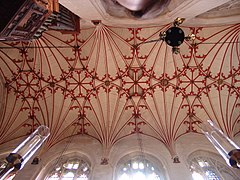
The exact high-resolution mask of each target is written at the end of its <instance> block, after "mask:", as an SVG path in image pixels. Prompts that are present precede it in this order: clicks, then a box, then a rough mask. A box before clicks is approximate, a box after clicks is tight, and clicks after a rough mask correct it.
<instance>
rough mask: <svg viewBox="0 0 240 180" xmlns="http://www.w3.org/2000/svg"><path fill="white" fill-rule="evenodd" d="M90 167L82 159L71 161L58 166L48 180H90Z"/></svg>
mask: <svg viewBox="0 0 240 180" xmlns="http://www.w3.org/2000/svg"><path fill="white" fill-rule="evenodd" d="M89 176H90V165H89V164H88V163H87V162H86V161H84V160H82V159H77V158H74V159H69V160H67V161H65V162H63V163H60V164H59V165H57V166H56V167H55V168H54V169H53V171H52V172H50V174H49V175H48V176H47V178H46V180H89Z"/></svg>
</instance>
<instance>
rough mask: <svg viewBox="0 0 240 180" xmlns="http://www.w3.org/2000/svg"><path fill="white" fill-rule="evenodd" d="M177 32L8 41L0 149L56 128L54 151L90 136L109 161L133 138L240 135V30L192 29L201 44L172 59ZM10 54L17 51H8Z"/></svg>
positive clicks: (95, 31) (97, 31)
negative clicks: (210, 127) (211, 131)
mask: <svg viewBox="0 0 240 180" xmlns="http://www.w3.org/2000/svg"><path fill="white" fill-rule="evenodd" d="M169 26H170V25H169V24H167V25H164V26H154V27H139V28H132V27H129V28H127V27H114V26H106V25H104V24H101V23H100V24H99V25H98V26H96V27H92V28H85V29H84V28H83V29H81V33H80V34H79V35H75V34H61V33H58V32H54V31H49V32H46V33H44V34H43V37H41V38H40V39H38V40H34V41H32V42H28V43H11V42H4V43H1V44H0V46H1V47H5V48H1V49H0V59H1V61H0V63H1V66H0V72H1V75H2V79H3V81H4V91H6V95H5V97H4V101H5V103H4V104H5V105H4V108H3V109H2V114H3V116H1V119H0V121H1V122H0V144H2V145H4V143H6V142H7V141H10V140H13V139H16V138H18V137H22V136H25V135H27V134H29V133H31V132H32V131H33V130H34V129H36V127H37V126H39V125H40V124H45V125H47V126H48V127H49V128H50V131H51V135H50V137H49V139H48V140H47V142H46V144H45V145H44V150H43V151H42V152H44V151H46V150H48V149H49V148H51V147H52V146H54V145H55V144H56V143H59V142H62V140H63V139H65V138H67V137H71V136H73V135H76V136H90V137H92V138H94V139H97V140H98V141H99V142H100V143H101V144H102V145H103V150H104V155H103V156H108V153H109V152H110V151H111V148H112V147H113V146H114V145H115V144H116V143H117V142H118V141H119V140H120V139H122V138H127V137H128V136H131V135H132V134H134V133H141V134H142V135H144V136H150V137H153V138H155V139H157V140H159V142H162V143H164V144H165V146H166V148H167V149H168V150H169V152H170V153H171V155H172V156H174V155H176V154H177V150H176V148H175V142H176V141H177V140H178V139H179V138H181V136H184V135H185V134H188V133H201V132H200V131H199V128H198V126H197V125H198V124H199V123H201V122H202V121H206V120H207V119H212V120H213V121H215V122H216V123H217V124H218V125H219V126H220V128H221V129H222V130H223V131H224V132H225V133H226V134H227V135H228V136H229V137H233V136H236V135H237V134H239V131H240V127H239V126H240V123H239V122H240V119H239V118H240V110H239V108H240V105H239V104H240V101H239V95H240V83H239V82H240V78H239V77H240V69H239V68H240V56H239V32H240V24H235V25H231V26H219V27H205V28H202V27H183V30H184V31H185V33H186V34H187V33H194V34H195V35H196V39H195V40H194V41H190V42H184V43H183V44H182V45H181V47H180V54H172V51H171V47H169V46H167V45H166V43H165V42H162V41H160V42H154V43H146V44H140V45H138V46H137V45H136V44H138V43H141V42H145V41H148V40H153V39H157V38H158V37H159V33H160V31H163V30H165V29H166V28H167V27H169ZM6 47H7V48H8V49H6Z"/></svg>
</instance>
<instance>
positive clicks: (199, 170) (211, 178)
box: [189, 151, 238, 180]
mask: <svg viewBox="0 0 240 180" xmlns="http://www.w3.org/2000/svg"><path fill="white" fill-rule="evenodd" d="M189 165H190V170H191V172H192V177H193V180H206V179H207V180H236V179H238V175H237V174H236V173H235V172H234V170H233V169H231V168H230V167H229V166H228V165H227V164H226V163H225V162H224V160H222V159H221V157H219V156H218V155H216V154H214V153H210V152H205V151H197V152H194V153H193V154H192V155H191V156H190V158H189Z"/></svg>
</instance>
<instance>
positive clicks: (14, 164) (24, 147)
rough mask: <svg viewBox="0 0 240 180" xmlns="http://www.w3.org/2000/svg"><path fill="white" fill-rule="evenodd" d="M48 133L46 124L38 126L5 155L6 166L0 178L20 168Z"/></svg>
mask: <svg viewBox="0 0 240 180" xmlns="http://www.w3.org/2000/svg"><path fill="white" fill-rule="evenodd" d="M49 135H50V130H49V128H48V127H47V126H44V125H41V126H39V127H38V128H37V129H36V130H35V131H34V132H33V133H32V134H31V135H30V136H29V137H28V138H27V139H25V140H24V141H23V142H22V143H21V144H20V145H19V146H18V147H17V148H16V149H14V150H13V151H12V152H11V153H10V154H9V155H8V157H6V167H5V168H4V169H3V170H2V171H1V173H0V180H4V179H5V178H6V177H7V176H8V175H9V174H10V173H15V172H16V171H19V170H21V169H22V168H23V167H24V165H25V164H26V163H27V162H28V160H29V159H30V158H31V157H32V156H33V154H34V153H35V152H36V151H37V150H38V149H39V148H40V146H41V145H42V144H43V142H44V141H45V140H46V139H47V138H48V136H49Z"/></svg>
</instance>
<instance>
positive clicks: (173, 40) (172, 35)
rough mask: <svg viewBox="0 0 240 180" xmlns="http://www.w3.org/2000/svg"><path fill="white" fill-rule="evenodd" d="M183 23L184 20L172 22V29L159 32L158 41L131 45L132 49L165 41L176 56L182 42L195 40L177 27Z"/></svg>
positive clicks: (178, 19) (179, 19) (192, 35)
mask: <svg viewBox="0 0 240 180" xmlns="http://www.w3.org/2000/svg"><path fill="white" fill-rule="evenodd" d="M184 21H185V18H180V17H178V18H176V19H175V20H174V21H173V26H172V27H170V28H168V29H167V30H166V31H163V32H160V34H159V39H155V40H150V41H144V42H142V43H139V44H135V45H133V47H135V48H137V47H138V46H139V45H140V44H145V43H151V42H157V41H161V40H162V41H165V42H166V44H167V45H168V46H171V47H172V52H173V53H174V54H178V53H179V52H180V48H179V46H180V45H181V44H182V43H183V42H184V40H186V41H191V40H194V39H195V35H194V34H191V35H187V36H185V33H184V31H183V30H182V29H181V28H180V27H179V26H180V25H181V24H182V23H183V22H184Z"/></svg>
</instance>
